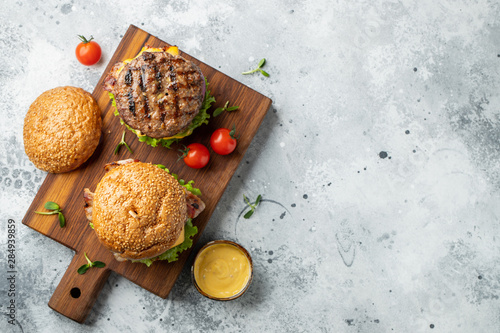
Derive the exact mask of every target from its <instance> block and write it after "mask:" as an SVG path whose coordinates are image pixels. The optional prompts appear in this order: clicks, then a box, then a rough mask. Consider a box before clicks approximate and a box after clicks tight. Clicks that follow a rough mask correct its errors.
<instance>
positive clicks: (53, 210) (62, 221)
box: [35, 201, 66, 228]
mask: <svg viewBox="0 0 500 333" xmlns="http://www.w3.org/2000/svg"><path fill="white" fill-rule="evenodd" d="M43 207H44V208H45V209H46V210H48V211H49V212H37V211H35V213H37V214H40V215H55V214H57V217H58V219H59V226H60V227H61V228H64V226H66V218H64V215H63V213H62V208H61V207H59V205H58V204H56V203H55V202H53V201H47V202H46V203H45V205H44V206H43Z"/></svg>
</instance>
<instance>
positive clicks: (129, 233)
mask: <svg viewBox="0 0 500 333" xmlns="http://www.w3.org/2000/svg"><path fill="white" fill-rule="evenodd" d="M186 207H187V206H186V195H185V192H184V189H183V187H182V186H180V185H179V183H178V182H177V180H176V179H175V178H174V177H172V176H171V175H170V174H169V173H168V172H166V171H164V170H162V169H160V168H158V167H157V166H155V165H152V164H150V163H142V162H134V163H128V164H124V165H120V166H117V167H115V168H113V169H111V170H110V171H109V172H107V173H106V174H105V175H104V177H103V178H102V179H101V181H100V182H99V184H97V189H96V191H95V195H94V202H93V210H92V223H93V224H94V230H95V232H96V234H97V237H98V238H99V240H100V241H101V243H102V244H103V245H104V246H105V247H106V248H108V249H109V250H111V251H112V252H114V253H115V256H117V257H119V258H121V259H133V260H137V259H147V258H153V257H156V256H158V255H160V254H162V253H163V252H165V251H166V250H168V249H169V248H171V247H172V245H174V243H175V242H176V240H177V239H178V238H179V236H180V233H181V231H182V230H183V229H182V228H183V226H184V224H185V222H186V220H187V208H186Z"/></svg>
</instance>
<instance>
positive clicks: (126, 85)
mask: <svg viewBox="0 0 500 333" xmlns="http://www.w3.org/2000/svg"><path fill="white" fill-rule="evenodd" d="M122 66H123V63H117V64H116V65H115V66H113V68H112V69H111V72H110V73H109V74H108V76H107V77H106V79H105V80H104V90H107V91H109V92H111V93H112V94H113V95H115V100H116V106H117V108H118V113H119V114H120V117H121V118H122V119H123V121H125V123H126V124H127V125H129V126H130V127H132V128H133V129H136V130H139V131H141V132H142V134H145V135H147V136H150V137H152V138H163V137H169V136H173V135H175V134H178V133H181V132H183V131H185V130H186V129H187V128H188V126H189V124H190V123H191V122H192V121H193V118H194V117H195V116H196V115H197V114H198V112H199V110H200V107H201V104H202V102H203V98H204V97H205V96H204V94H205V80H204V77H203V74H202V73H201V70H200V69H199V68H198V66H196V65H195V64H194V63H192V62H191V61H189V60H186V59H184V58H183V57H181V56H175V55H172V54H170V53H167V52H144V53H143V54H142V55H141V56H139V57H137V58H136V59H134V60H132V61H131V62H130V63H129V64H127V65H125V67H123V69H122V70H121V71H120V72H119V73H118V70H119V69H120V68H121V67H122Z"/></svg>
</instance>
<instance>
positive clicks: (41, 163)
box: [23, 86, 102, 173]
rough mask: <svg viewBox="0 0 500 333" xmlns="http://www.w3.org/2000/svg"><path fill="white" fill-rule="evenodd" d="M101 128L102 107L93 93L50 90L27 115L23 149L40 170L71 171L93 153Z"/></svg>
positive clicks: (68, 88)
mask: <svg viewBox="0 0 500 333" xmlns="http://www.w3.org/2000/svg"><path fill="white" fill-rule="evenodd" d="M101 127H102V120H101V109H100V108H99V105H98V104H97V102H96V100H95V99H94V97H92V95H91V94H90V93H88V92H87V91H85V90H83V89H81V88H77V87H70V86H66V87H57V88H54V89H50V90H47V91H45V92H44V93H42V94H41V95H40V96H39V97H38V98H37V99H36V100H35V101H34V102H33V103H32V104H31V106H30V107H29V110H28V112H27V114H26V116H25V118H24V127H23V141H24V150H25V152H26V155H27V156H28V158H29V159H30V161H31V162H32V163H33V164H34V165H35V166H36V167H37V168H38V169H40V170H43V171H47V172H51V173H62V172H68V171H71V170H74V169H76V168H78V167H79V166H80V165H82V164H83V163H85V161H87V160H88V159H89V157H90V156H92V154H93V153H94V151H95V149H96V148H97V145H98V144H99V139H100V137H101Z"/></svg>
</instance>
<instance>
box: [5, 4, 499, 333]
mask: <svg viewBox="0 0 500 333" xmlns="http://www.w3.org/2000/svg"><path fill="white" fill-rule="evenodd" d="M1 8H2V9H1V10H0V45H1V47H0V73H1V75H0V90H1V92H2V94H1V97H0V113H1V119H2V120H1V121H0V133H1V140H0V213H1V214H0V216H1V222H0V259H1V260H2V263H3V265H2V266H1V267H2V272H1V274H0V276H1V278H0V290H1V295H0V300H1V302H0V312H1V313H2V319H1V320H0V331H1V332H51V333H56V332H157V331H165V332H180V331H182V332H199V331H203V332H392V331H394V332H499V331H500V316H499V313H500V303H499V297H500V251H499V250H500V223H499V220H500V163H499V158H500V149H499V147H500V116H499V115H500V81H499V79H500V76H499V74H500V6H499V4H498V3H497V2H495V1H486V0H484V1H483V0H475V1H463V0H457V1H451V0H444V1H429V0H423V1H393V0H387V1H383V0H376V1H345V0H340V1H328V0H320V1H305V0H292V1H262V0H258V1H253V2H250V1H220V0H211V1H207V0H201V1H180V0H178V1H135V2H132V1H98V0H92V1H69V0H67V1H56V0H48V1H37V2H31V1H25V0H20V1H5V0H4V1H2V6H1ZM129 24H134V25H136V26H138V27H139V28H142V29H144V30H146V31H148V32H149V33H151V34H153V35H155V36H157V37H159V38H160V39H163V40H165V41H167V42H169V43H172V44H177V45H178V46H179V47H180V48H181V49H182V50H184V51H185V52H187V53H189V54H190V55H192V56H194V57H196V58H198V59H200V60H201V61H204V62H205V63H207V64H208V65H211V66H212V67H215V68H217V69H218V70H220V71H222V72H223V73H225V74H227V75H229V76H231V77H233V78H235V79H237V80H239V81H240V82H242V83H244V84H246V85H248V86H250V87H252V88H253V89H255V90H257V91H259V92H261V93H262V94H264V95H266V96H268V97H270V98H271V99H272V100H273V108H272V110H271V111H270V112H269V113H268V115H267V116H266V118H265V120H264V123H263V124H262V126H261V128H260V129H259V132H258V133H257V136H256V137H255V139H254V141H253V142H252V145H251V146H250V148H249V150H248V151H247V154H246V156H245V157H244V159H243V162H242V163H241V165H240V167H239V168H238V170H237V172H236V174H235V176H234V177H233V179H232V181H231V182H230V184H229V186H228V188H227V190H226V192H225V194H224V196H223V197H222V200H221V201H220V203H219V205H218V207H217V208H216V210H215V212H214V214H213V216H212V218H211V220H210V221H209V223H208V226H207V228H206V229H205V232H204V233H203V235H202V237H201V240H200V242H199V243H198V244H197V245H196V249H198V248H200V247H201V246H202V245H203V244H204V243H206V242H208V241H210V240H214V239H230V240H234V241H236V242H238V243H240V244H242V245H243V246H244V247H246V248H247V249H248V250H249V252H250V253H251V255H252V257H253V260H254V266H255V277H254V281H253V283H252V285H251V287H250V289H249V290H248V292H247V293H246V294H245V295H244V296H243V297H241V298H240V299H238V300H236V301H232V302H215V301H211V300H208V299H206V298H203V297H202V296H201V295H200V294H199V293H198V292H197V291H196V289H195V288H194V287H193V285H192V283H191V278H190V272H189V264H191V263H192V260H193V256H191V257H190V259H189V260H188V265H187V266H186V267H185V269H184V271H183V273H182V274H181V276H180V278H179V280H178V281H177V283H176V285H175V286H174V288H173V290H172V292H171V294H170V295H169V297H168V298H167V299H161V298H159V297H157V296H155V295H153V294H151V293H149V292H147V291H146V290H143V289H141V288H139V287H138V286H136V285H135V284H133V283H131V282H129V281H128V280H126V279H124V278H122V277H121V276H118V275H116V274H111V276H110V278H109V280H108V282H107V283H106V285H105V286H104V288H103V290H102V292H101V294H100V296H99V298H98V300H97V302H96V304H95V306H94V308H93V309H92V312H91V314H90V315H89V318H88V319H87V321H86V322H85V324H83V325H80V324H77V323H75V322H73V321H71V320H69V319H67V318H65V317H63V316H61V315H59V314H58V313H56V312H54V311H52V310H51V309H50V308H49V307H48V306H47V302H48V300H49V299H50V297H51V295H52V293H53V291H54V289H55V287H56V286H57V284H58V283H59V281H60V279H61V277H62V275H63V273H64V271H65V270H66V267H67V265H68V264H69V262H70V260H71V258H72V256H73V252H72V251H71V250H69V249H67V248H65V247H63V246H61V245H60V244H58V243H56V242H54V241H52V240H50V239H48V238H46V237H45V236H42V235H41V234H39V233H37V232H35V231H33V230H31V229H29V228H27V227H26V226H24V225H22V224H21V220H22V218H23V216H24V214H25V212H26V210H27V209H28V207H29V205H30V203H31V201H32V200H33V198H34V196H35V194H36V193H37V190H38V188H39V187H40V185H41V184H42V182H43V180H44V178H45V176H46V174H45V173H44V172H42V171H39V170H37V169H36V168H35V167H34V166H33V164H32V163H30V162H29V160H28V158H27V157H26V155H25V153H24V149H23V141H22V127H23V119H24V115H25V114H26V112H27V110H28V108H29V105H30V104H31V102H33V101H34V100H35V98H36V97H37V96H38V95H40V94H41V93H42V92H43V91H45V90H48V89H51V88H54V87H57V86H64V85H73V86H77V87H81V88H83V89H85V90H87V91H92V90H93V89H94V86H95V84H96V83H97V81H98V79H99V77H100V76H101V75H102V73H103V71H104V68H105V66H106V64H107V62H108V61H109V59H110V57H111V55H112V53H113V52H114V50H115V48H116V47H117V45H118V43H119V42H120V39H121V37H122V35H123V34H124V33H125V31H126V30H127V28H128V26H129ZM78 34H83V35H86V36H89V35H93V36H94V38H95V40H96V41H98V42H99V43H100V45H101V47H102V50H103V58H102V60H101V61H100V62H99V63H98V64H97V65H95V66H92V67H85V66H83V65H81V64H80V63H78V62H77V60H76V58H75V55H74V49H75V47H76V45H77V44H78V39H77V37H76V35H78ZM264 57H265V58H266V59H267V64H266V66H265V70H266V71H267V72H268V73H269V74H270V77H269V78H266V77H264V76H262V75H259V74H254V75H246V76H244V75H241V72H243V71H246V70H248V69H251V68H252V67H253V66H255V65H256V64H257V63H258V61H259V60H260V59H261V58H264ZM243 194H246V195H247V196H249V197H256V196H257V195H258V194H262V196H263V198H264V199H265V200H264V201H263V202H262V204H261V205H260V207H258V209H257V210H256V212H255V214H254V216H252V218H251V219H249V220H245V219H243V218H242V217H241V212H242V211H243V210H244V209H245V207H246V206H245V203H244V202H243V200H242V198H243ZM9 219H12V220H13V221H15V223H16V239H17V242H16V264H17V271H18V273H17V280H16V305H17V313H16V320H17V322H16V324H15V325H11V324H9V323H8V321H7V320H8V317H7V314H8V309H7V306H8V304H9V303H8V302H9V300H10V298H9V297H8V295H7V290H8V288H9V282H8V281H7V277H8V274H7V271H8V267H7V259H8V255H9V252H8V250H7V231H8V220H9Z"/></svg>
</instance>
